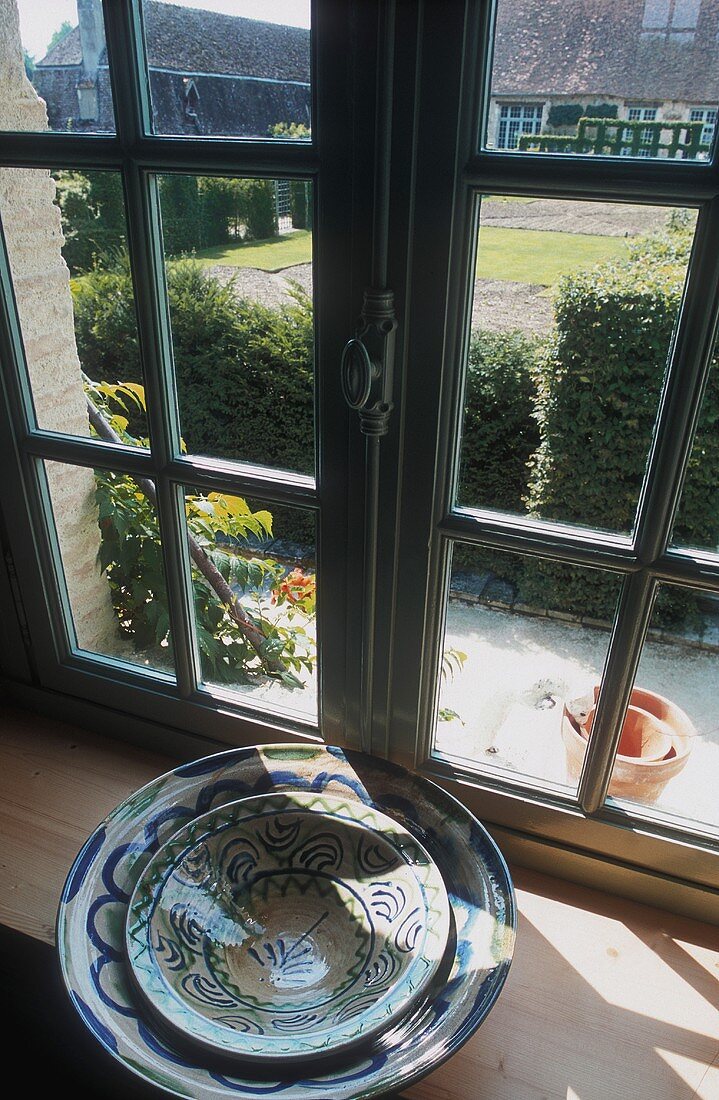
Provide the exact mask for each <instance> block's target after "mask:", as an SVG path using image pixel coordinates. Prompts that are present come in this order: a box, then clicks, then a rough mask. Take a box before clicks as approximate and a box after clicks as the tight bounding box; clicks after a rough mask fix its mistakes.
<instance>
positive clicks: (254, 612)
mask: <svg viewBox="0 0 719 1100" xmlns="http://www.w3.org/2000/svg"><path fill="white" fill-rule="evenodd" d="M89 394H90V396H91V399H92V401H93V403H94V404H95V405H96V407H98V408H99V409H100V411H101V413H102V415H103V416H104V417H105V419H106V420H107V421H108V422H109V423H110V424H111V425H112V427H113V428H114V429H115V431H116V432H117V433H118V434H119V435H120V437H121V438H122V439H123V441H124V442H128V443H136V442H137V440H136V439H134V438H133V437H132V436H131V435H129V434H128V431H127V424H128V420H127V417H125V416H124V415H122V413H120V414H118V413H113V412H112V408H113V407H116V406H117V405H119V406H120V408H121V409H122V410H123V412H125V411H127V408H128V405H129V404H130V403H131V402H133V401H134V403H136V404H137V405H138V406H139V407H141V408H144V392H143V390H142V387H139V386H127V385H120V386H117V387H114V386H102V387H99V388H97V387H95V388H92V389H90V390H89ZM95 481H96V497H97V503H98V522H99V526H100V531H101V535H102V541H101V544H100V551H99V555H98V559H99V566H100V568H101V569H102V570H103V571H104V572H105V573H106V575H107V578H108V581H109V584H110V591H111V595H112V600H113V605H114V607H115V611H116V613H117V616H118V622H119V626H120V630H121V632H122V633H123V634H124V635H125V636H127V637H128V638H130V639H131V641H132V643H133V645H134V646H135V647H136V648H137V649H138V650H141V651H142V650H148V649H150V650H152V649H155V648H157V647H166V648H167V649H168V651H169V652H171V651H172V638H171V635H170V618H169V603H168V596H167V590H166V585H165V577H164V569H163V561H162V551H161V545H160V533H159V527H158V522H157V514H156V510H155V507H154V503H153V501H152V499H151V495H150V494H151V491H152V486H151V485H150V486H149V488H148V487H147V485H148V484H149V483H146V484H143V483H142V482H140V483H138V482H136V481H135V480H134V479H133V478H131V477H129V476H128V475H126V474H118V473H114V472H111V471H105V470H97V471H96V472H95ZM185 512H186V517H187V527H188V531H189V532H190V535H191V536H192V538H193V539H194V542H195V546H196V547H199V548H201V552H204V555H206V556H207V559H209V561H210V562H211V563H212V565H214V567H215V569H216V570H217V571H218V572H219V575H220V577H221V578H222V579H223V580H224V581H225V582H227V584H229V585H230V586H231V589H232V597H233V598H234V599H236V600H237V603H238V606H239V607H240V609H241V611H240V614H241V617H242V621H243V622H244V623H245V624H249V630H248V628H247V625H246V626H245V628H244V629H243V627H242V625H241V623H240V622H239V621H238V618H237V614H233V610H232V606H231V602H232V598H231V596H230V594H228V599H227V601H224V600H223V599H221V598H220V594H218V592H217V591H216V590H215V589H214V588H213V587H212V585H211V584H210V583H208V580H207V579H206V577H205V576H204V575H203V573H202V572H201V571H200V569H199V568H198V567H197V565H196V564H195V562H194V561H193V566H192V587H193V598H194V610H195V627H196V632H197V642H198V647H199V650H200V658H201V665H202V675H203V677H204V678H205V679H206V680H208V681H210V682H213V683H227V684H238V683H247V682H249V681H251V680H252V679H255V678H257V676H258V675H264V674H266V673H268V672H269V673H273V674H274V675H277V676H278V677H279V678H280V679H281V680H283V682H285V683H286V684H288V685H289V686H292V687H298V686H302V682H301V681H300V680H298V678H297V676H296V675H295V674H296V673H297V672H299V671H300V670H301V669H302V668H305V669H307V670H311V669H312V667H313V665H314V661H315V648H314V641H313V638H312V636H311V635H310V634H309V633H308V630H307V625H308V623H309V620H310V619H311V618H312V617H313V616H314V612H315V581H314V576H312V575H305V574H304V573H302V572H301V571H300V570H294V571H293V572H291V573H290V574H289V575H285V569H284V567H283V566H282V565H280V564H279V563H278V562H276V561H274V560H273V559H271V558H262V557H259V556H257V554H256V553H253V552H252V551H251V550H250V540H251V539H258V538H260V539H261V538H265V537H268V536H270V535H271V534H272V516H271V515H270V513H269V512H267V511H265V510H256V511H253V510H252V509H251V508H250V507H249V505H248V504H247V502H246V501H244V500H242V499H241V498H239V497H233V496H225V495H223V494H221V493H209V494H208V495H207V496H204V495H201V494H186V496H185ZM218 535H223V536H224V537H225V539H226V540H227V541H231V543H232V545H233V547H234V548H235V549H234V551H230V550H228V549H226V548H224V547H218V545H217V537H218ZM250 632H251V634H252V638H254V644H253V641H252V640H251V637H250Z"/></svg>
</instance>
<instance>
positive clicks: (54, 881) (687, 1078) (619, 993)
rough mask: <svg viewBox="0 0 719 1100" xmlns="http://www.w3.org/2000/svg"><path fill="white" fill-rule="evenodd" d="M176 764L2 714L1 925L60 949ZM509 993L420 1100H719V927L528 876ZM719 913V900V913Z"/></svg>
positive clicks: (519, 872) (519, 879) (520, 884)
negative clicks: (111, 843) (137, 816)
mask: <svg viewBox="0 0 719 1100" xmlns="http://www.w3.org/2000/svg"><path fill="white" fill-rule="evenodd" d="M168 766H171V762H170V761H168V760H167V758H165V757H159V756H153V755H151V754H149V753H144V752H140V751H138V750H136V749H132V748H129V747H127V746H124V745H121V744H119V743H117V742H113V741H109V740H104V739H102V738H100V737H96V736H94V735H91V734H88V733H86V732H82V731H80V730H75V729H73V728H71V727H69V726H63V725H60V724H59V723H54V722H52V721H50V720H48V719H45V718H40V717H37V716H34V715H31V714H29V713H27V712H23V711H20V710H15V709H5V711H4V712H3V714H2V716H1V717H0V840H1V841H2V848H1V850H0V923H2V924H5V925H7V926H9V927H10V928H14V929H17V930H19V931H21V932H24V933H26V934H28V935H30V936H33V937H35V938H36V939H39V940H43V941H45V942H48V943H50V942H52V939H53V925H54V920H55V911H56V908H57V902H58V898H59V894H60V890H61V887H62V884H63V882H64V879H65V875H66V874H67V871H68V869H69V867H70V864H71V862H72V860H73V858H74V856H75V854H76V852H77V850H78V848H79V847H80V845H81V844H82V843H83V841H84V840H85V838H86V836H87V835H88V833H90V832H91V831H92V829H93V828H94V827H95V826H96V825H97V823H98V822H99V821H100V820H101V819H102V818H103V817H104V816H105V815H106V814H107V812H108V811H109V810H110V809H111V808H112V807H113V806H115V805H116V804H117V803H118V802H119V801H121V800H122V799H123V798H125V797H126V795H128V794H129V793H130V792H131V791H132V790H134V789H135V788H137V787H138V786H140V785H141V784H142V783H145V782H146V781H147V780H148V779H150V778H152V777H153V776H155V775H157V774H159V773H160V772H162V771H165V770H167V767H168ZM513 874H514V878H515V884H516V887H517V899H518V903H519V911H520V919H519V930H518V937H517V949H516V955H515V961H514V963H513V966H512V969H511V972H510V975H509V978H508V980H507V984H506V986H505V988H504V991H503V992H502V995H501V996H500V998H499V1001H498V1003H497V1005H496V1006H495V1008H494V1009H493V1011H492V1013H491V1015H490V1017H489V1018H488V1020H487V1021H486V1022H485V1024H484V1025H483V1026H482V1028H481V1029H480V1031H479V1032H478V1033H477V1034H476V1035H475V1036H474V1038H473V1039H471V1040H470V1042H469V1043H467V1045H466V1046H465V1047H464V1048H463V1049H462V1051H460V1052H459V1053H458V1054H457V1055H455V1056H454V1058H452V1059H450V1061H449V1062H447V1063H446V1064H445V1065H444V1066H442V1067H440V1068H439V1069H438V1070H437V1071H436V1073H434V1074H433V1075H432V1076H430V1077H428V1078H426V1079H425V1081H423V1082H422V1083H421V1084H419V1085H416V1086H414V1087H413V1088H411V1089H409V1090H408V1091H407V1092H406V1093H405V1096H406V1097H407V1098H408V1100H409V1098H411V1100H692V1098H694V1100H719V928H716V927H712V926H709V925H705V924H700V923H698V922H696V921H691V920H687V919H686V918H680V917H673V916H671V915H669V914H667V913H665V912H662V911H660V910H657V909H652V908H649V907H647V906H642V905H639V904H636V903H634V902H629V901H625V900H622V899H618V898H613V897H610V896H606V895H603V894H601V893H599V892H597V891H593V890H589V889H586V888H585V887H580V886H575V885H572V884H569V883H566V882H563V881H561V880H559V879H552V878H549V877H548V876H545V875H540V874H537V873H535V872H531V871H527V870H524V869H522V868H514V869H513ZM718 904H719V900H718Z"/></svg>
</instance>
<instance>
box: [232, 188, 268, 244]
mask: <svg viewBox="0 0 719 1100" xmlns="http://www.w3.org/2000/svg"><path fill="white" fill-rule="evenodd" d="M240 183H241V185H242V194H243V199H244V215H245V217H244V220H245V225H246V228H247V238H248V240H251V241H264V240H267V239H268V238H269V237H276V236H277V208H276V204H275V183H274V180H241V181H240Z"/></svg>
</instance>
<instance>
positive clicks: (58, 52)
mask: <svg viewBox="0 0 719 1100" xmlns="http://www.w3.org/2000/svg"><path fill="white" fill-rule="evenodd" d="M143 11H144V17H145V37H146V40H147V51H148V60H149V64H150V67H151V68H158V69H174V70H177V71H180V72H186V73H229V74H236V73H241V74H242V75H243V76H257V77H264V78H265V79H267V78H269V79H272V80H297V81H302V82H305V83H309V79H310V33H309V31H308V30H305V29H304V28H302V27H285V26H280V25H279V24H277V23H264V22H261V21H260V20H258V19H244V18H241V17H240V16H235V15H223V14H220V13H218V12H210V11H202V10H201V9H199V8H184V7H179V6H178V5H177V4H166V3H159V2H158V0H146V3H145V4H144V5H143ZM81 61H82V56H81V51H80V32H79V29H78V28H77V27H75V28H74V29H73V30H72V31H70V32H69V33H68V34H66V35H65V37H64V38H62V39H61V40H60V41H59V42H58V43H57V45H56V46H54V47H53V49H52V50H50V51H49V52H48V54H47V55H46V56H45V57H44V58H43V59H42V61H39V62H38V65H39V66H40V67H43V66H46V65H79V64H80V63H81ZM106 61H107V58H106V56H105V55H103V57H102V58H101V64H103V63H106Z"/></svg>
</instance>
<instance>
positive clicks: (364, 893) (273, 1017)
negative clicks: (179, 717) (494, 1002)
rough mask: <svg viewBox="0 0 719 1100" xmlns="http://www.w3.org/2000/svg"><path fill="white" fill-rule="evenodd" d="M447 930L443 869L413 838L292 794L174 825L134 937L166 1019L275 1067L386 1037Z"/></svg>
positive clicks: (424, 978)
mask: <svg viewBox="0 0 719 1100" xmlns="http://www.w3.org/2000/svg"><path fill="white" fill-rule="evenodd" d="M448 934H449V901H448V899H447V892H446V890H445V887H444V882H443V880H442V876H441V874H440V872H439V870H438V869H437V866H436V864H435V863H434V862H433V861H432V860H431V858H430V856H429V855H428V853H427V851H426V850H425V849H424V848H423V847H422V845H421V844H420V843H419V842H418V841H417V840H416V839H415V838H414V837H413V836H411V834H410V833H408V832H407V831H406V829H403V828H402V827H401V826H400V825H397V823H396V822H394V821H392V820H391V819H390V818H388V817H387V816H386V815H385V814H381V813H379V812H378V811H377V810H375V809H374V808H373V807H371V806H368V805H366V804H365V803H363V802H357V801H356V800H354V799H347V798H338V797H336V796H332V795H327V794H314V793H311V792H306V791H296V792H292V791H291V792H287V793H285V794H273V795H261V796H259V797H258V798H246V799H243V800H242V801H241V802H235V803H230V805H228V806H223V807H222V808H221V809H220V810H212V811H211V812H210V813H209V814H203V815H201V816H200V817H198V818H196V819H195V820H194V821H192V822H191V823H190V824H189V825H185V826H184V827H183V828H181V829H179V830H178V832H177V833H175V835H174V836H173V837H172V838H171V840H169V841H168V842H167V843H166V844H164V845H163V847H162V848H161V849H160V851H159V852H158V853H157V855H155V856H154V857H153V859H152V860H150V863H149V864H148V865H147V867H146V868H145V870H144V871H143V872H142V874H141V875H140V878H139V881H138V883H137V886H136V887H135V891H134V893H133V895H132V898H131V900H130V905H129V910H128V917H127V925H126V936H125V944H126V949H127V955H128V959H129V962H130V966H131V973H132V976H133V977H134V979H135V981H136V983H137V987H138V992H139V995H140V997H141V998H143V999H144V1001H145V1003H146V1005H147V1008H148V1011H149V1013H150V1014H151V1015H152V1016H155V1017H156V1018H158V1019H159V1022H160V1024H161V1026H164V1027H165V1028H169V1029H171V1031H172V1033H173V1034H176V1036H177V1038H178V1040H179V1041H180V1042H181V1043H182V1042H183V1041H184V1042H185V1044H187V1043H190V1044H192V1045H193V1046H194V1047H195V1048H196V1047H197V1046H201V1048H202V1050H203V1051H209V1052H210V1053H211V1054H219V1055H221V1056H223V1057H225V1058H226V1057H233V1058H237V1059H242V1061H243V1062H244V1063H247V1062H256V1063H258V1064H261V1065H267V1063H268V1060H269V1061H270V1063H272V1064H274V1065H275V1069H274V1072H275V1073H276V1072H277V1068H276V1066H277V1063H278V1062H279V1061H288V1062H290V1063H291V1064H292V1065H296V1064H298V1063H299V1062H301V1061H307V1060H309V1059H317V1058H318V1057H320V1056H322V1057H326V1056H332V1057H333V1058H336V1057H337V1056H338V1054H339V1053H340V1052H344V1051H346V1050H348V1049H349V1048H350V1047H351V1046H355V1045H357V1044H358V1043H364V1042H366V1041H367V1040H368V1039H370V1038H371V1037H372V1036H374V1035H376V1034H378V1033H379V1032H381V1031H386V1030H387V1028H388V1027H389V1026H390V1025H391V1024H392V1022H393V1021H396V1019H397V1018H398V1017H399V1016H401V1015H402V1014H403V1013H404V1012H405V1011H406V1010H407V1008H408V1006H409V1005H410V1004H411V1003H412V1001H414V1000H416V999H417V998H418V997H419V996H420V994H421V992H422V990H423V988H424V987H425V986H426V985H427V984H428V982H429V981H430V980H431V979H432V977H433V976H434V974H435V973H436V971H437V969H438V967H439V965H440V963H441V961H442V958H443V955H444V951H445V948H446V946H447V937H448Z"/></svg>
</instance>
